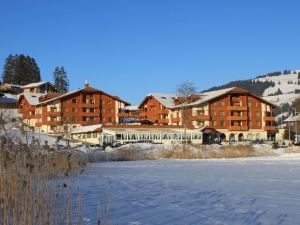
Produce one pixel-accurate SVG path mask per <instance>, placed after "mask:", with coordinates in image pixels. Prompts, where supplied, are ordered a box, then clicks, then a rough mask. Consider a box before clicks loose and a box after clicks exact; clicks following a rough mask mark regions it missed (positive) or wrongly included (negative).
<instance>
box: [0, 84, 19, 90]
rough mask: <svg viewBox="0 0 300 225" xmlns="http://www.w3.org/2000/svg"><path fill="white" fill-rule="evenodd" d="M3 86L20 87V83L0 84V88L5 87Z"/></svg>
mask: <svg viewBox="0 0 300 225" xmlns="http://www.w3.org/2000/svg"><path fill="white" fill-rule="evenodd" d="M5 86H9V87H15V88H22V85H18V84H9V83H3V84H1V85H0V89H1V88H2V87H5Z"/></svg>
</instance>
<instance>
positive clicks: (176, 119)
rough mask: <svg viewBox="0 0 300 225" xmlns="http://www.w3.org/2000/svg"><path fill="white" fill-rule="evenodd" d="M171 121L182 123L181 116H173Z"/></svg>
mask: <svg viewBox="0 0 300 225" xmlns="http://www.w3.org/2000/svg"><path fill="white" fill-rule="evenodd" d="M171 123H180V118H179V117H174V118H171Z"/></svg>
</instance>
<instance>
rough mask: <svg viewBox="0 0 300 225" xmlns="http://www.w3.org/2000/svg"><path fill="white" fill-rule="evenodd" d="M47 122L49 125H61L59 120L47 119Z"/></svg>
mask: <svg viewBox="0 0 300 225" xmlns="http://www.w3.org/2000/svg"><path fill="white" fill-rule="evenodd" d="M47 124H48V125H50V126H56V125H61V121H55V120H49V121H47Z"/></svg>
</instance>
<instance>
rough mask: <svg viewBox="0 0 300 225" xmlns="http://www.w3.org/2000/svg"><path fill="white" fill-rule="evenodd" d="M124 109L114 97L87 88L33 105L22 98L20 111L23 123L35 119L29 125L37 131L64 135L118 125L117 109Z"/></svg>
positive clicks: (51, 96)
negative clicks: (79, 129)
mask: <svg viewBox="0 0 300 225" xmlns="http://www.w3.org/2000/svg"><path fill="white" fill-rule="evenodd" d="M126 105H128V103H127V102H125V101H123V100H121V99H120V98H118V97H116V96H112V95H109V94H107V93H105V92H103V91H100V90H97V89H94V88H91V87H88V86H87V87H85V88H83V89H79V90H77V91H74V92H70V93H66V94H63V95H59V96H57V97H55V95H54V94H47V95H42V96H40V97H39V103H38V104H36V105H31V104H30V103H29V102H28V101H27V100H26V98H21V99H20V102H19V109H20V113H22V115H23V119H35V121H34V122H32V123H31V124H34V125H33V126H34V127H35V128H37V129H38V130H39V131H41V132H45V133H63V132H70V131H72V129H74V128H76V127H78V126H88V125H95V124H104V125H105V124H107V125H114V124H117V123H118V122H119V120H118V118H119V117H118V113H119V109H121V108H124V107H125V106H126Z"/></svg>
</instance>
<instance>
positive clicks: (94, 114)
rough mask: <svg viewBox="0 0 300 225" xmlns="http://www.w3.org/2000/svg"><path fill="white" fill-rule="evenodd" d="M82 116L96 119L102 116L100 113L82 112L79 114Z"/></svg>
mask: <svg viewBox="0 0 300 225" xmlns="http://www.w3.org/2000/svg"><path fill="white" fill-rule="evenodd" d="M79 115H80V116H92V117H96V116H100V113H99V112H98V113H97V112H81V113H80V114H79Z"/></svg>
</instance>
